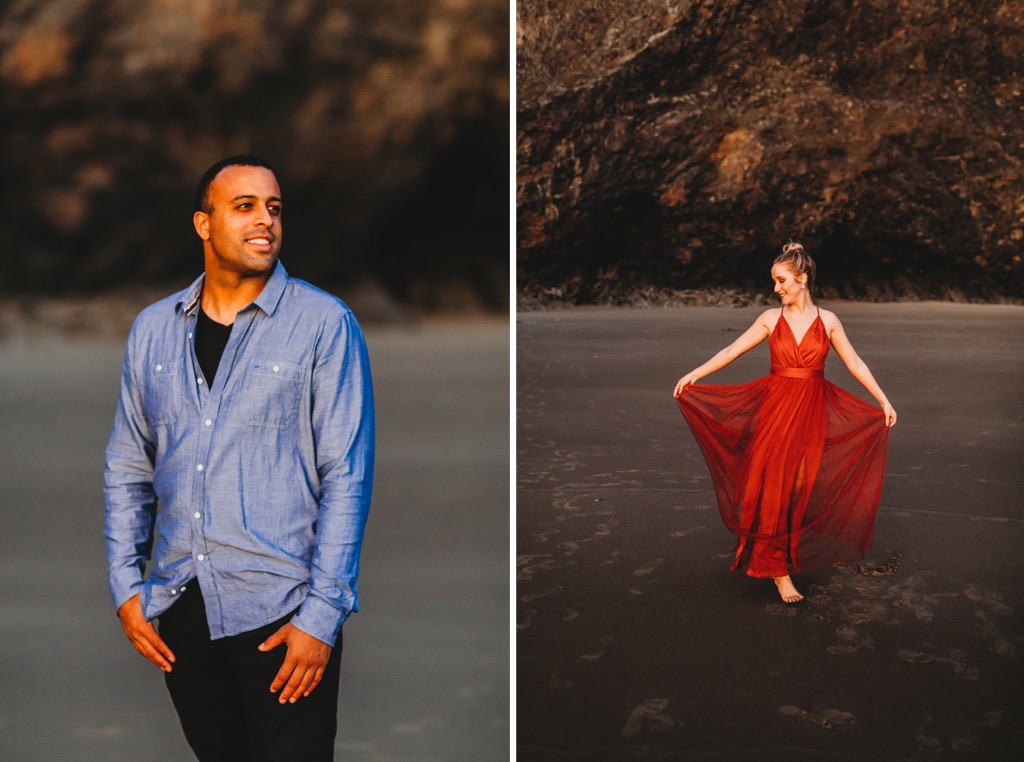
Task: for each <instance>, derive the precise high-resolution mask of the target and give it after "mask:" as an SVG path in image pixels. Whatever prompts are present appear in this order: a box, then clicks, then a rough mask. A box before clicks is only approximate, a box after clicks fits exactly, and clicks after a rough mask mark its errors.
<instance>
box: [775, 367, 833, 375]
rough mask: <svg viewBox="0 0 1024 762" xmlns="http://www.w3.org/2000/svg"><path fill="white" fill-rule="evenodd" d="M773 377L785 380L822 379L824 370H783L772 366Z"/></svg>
mask: <svg viewBox="0 0 1024 762" xmlns="http://www.w3.org/2000/svg"><path fill="white" fill-rule="evenodd" d="M772 375H773V376H784V377H786V378H824V377H825V369H824V368H784V367H782V366H781V365H773V366H772Z"/></svg>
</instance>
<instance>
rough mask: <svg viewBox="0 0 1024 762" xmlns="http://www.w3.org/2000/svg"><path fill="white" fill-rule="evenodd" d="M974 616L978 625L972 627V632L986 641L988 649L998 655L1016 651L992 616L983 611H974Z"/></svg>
mask: <svg viewBox="0 0 1024 762" xmlns="http://www.w3.org/2000/svg"><path fill="white" fill-rule="evenodd" d="M974 616H975V618H976V619H977V620H978V626H977V627H975V628H974V634H975V635H977V636H978V637H979V638H981V639H982V640H985V641H987V642H988V650H989V651H991V652H992V653H994V654H997V655H998V656H1007V657H1009V656H1013V655H1014V654H1015V653H1016V652H1017V651H1016V649H1015V648H1014V647H1013V643H1011V642H1010V641H1008V640H1007V639H1006V638H1004V637H1003V634H1002V633H1001V632H1000V631H999V627H998V626H997V625H996V623H995V622H994V621H992V618H991V617H990V616H989V615H988V614H986V613H985V612H984V611H975V612H974Z"/></svg>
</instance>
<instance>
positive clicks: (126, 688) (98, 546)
mask: <svg viewBox="0 0 1024 762" xmlns="http://www.w3.org/2000/svg"><path fill="white" fill-rule="evenodd" d="M19 337H20V338H18V340H16V341H8V342H6V343H2V344H0V452H2V453H3V457H2V458H0V516H2V531H0V579H2V580H3V584H2V586H0V643H2V647H0V684H2V686H3V688H2V692H0V760H16V761H17V762H22V760H33V761H34V760H40V761H41V762H52V761H53V760H75V761H76V762H80V761H86V762H90V761H94V762H117V761H119V760H133V761H135V762H177V760H188V759H194V757H192V756H191V753H190V751H189V749H188V747H187V746H186V744H185V742H184V739H183V738H182V735H181V730H180V728H179V726H178V723H177V718H176V716H175V714H174V709H173V707H172V706H171V703H170V699H169V698H168V697H167V692H166V690H165V689H164V686H163V680H162V677H161V673H160V672H159V671H158V670H157V669H156V668H155V667H152V666H151V665H150V664H149V663H148V662H146V661H145V660H144V659H143V658H142V657H141V656H139V655H138V654H136V653H135V651H134V649H133V648H132V647H131V645H130V644H129V642H128V641H127V639H126V638H125V637H124V634H123V632H122V630H121V628H120V625H119V624H118V622H117V620H116V618H115V617H114V613H113V611H112V606H111V602H110V598H109V595H108V594H107V589H106V581H105V577H106V560H105V549H104V545H103V499H102V484H103V476H102V471H103V449H104V447H105V445H106V439H107V435H108V433H109V430H110V423H111V420H112V416H113V410H114V401H115V399H116V394H117V380H118V371H119V367H120V361H121V352H122V347H123V344H122V341H123V340H117V341H113V340H107V339H104V340H82V341H76V342H72V341H68V340H65V339H59V338H56V337H54V336H52V335H43V336H34V337H33V336H30V335H27V334H25V335H22V334H19ZM367 341H368V344H369V347H370V354H371V359H372V363H373V369H374V378H375V389H376V395H377V414H378V460H377V464H378V465H377V478H376V485H375V494H374V500H373V508H372V511H371V516H370V522H369V525H368V528H367V535H366V542H365V546H364V551H363V559H362V561H363V566H362V576H361V578H360V583H359V588H360V599H361V603H362V609H363V610H362V612H360V613H359V614H356V615H355V616H354V617H353V618H352V619H351V620H350V623H349V624H346V627H345V656H344V659H343V660H342V688H341V704H340V710H339V731H338V740H337V744H336V756H337V759H343V760H356V761H359V760H367V761H373V762H377V761H379V760H412V759H415V760H437V761H438V762H445V761H447V760H463V761H464V762H478V761H479V760H503V759H508V755H509V750H508V738H509V727H508V714H509V698H508V695H509V693H508V692H509V678H508V663H509V629H508V603H509V601H508V589H509V588H508V565H507V563H506V559H507V549H508V526H509V524H508V503H509V494H508V489H509V483H508V441H509V437H508V420H509V419H508V393H507V389H508V372H509V365H508V325H507V323H505V322H503V321H495V320H484V321H480V322H477V323H474V322H471V321H459V322H454V323H450V324H443V325H436V324H434V325H426V326H423V327H421V328H414V329H404V328H387V329H382V328H377V329H373V328H371V329H369V330H368V331H367Z"/></svg>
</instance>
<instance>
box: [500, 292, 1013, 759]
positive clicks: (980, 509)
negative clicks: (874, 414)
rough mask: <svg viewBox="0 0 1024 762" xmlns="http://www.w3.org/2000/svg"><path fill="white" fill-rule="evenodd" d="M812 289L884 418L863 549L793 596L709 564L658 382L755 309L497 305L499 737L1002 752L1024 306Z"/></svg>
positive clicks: (610, 752) (808, 750) (699, 468)
mask: <svg viewBox="0 0 1024 762" xmlns="http://www.w3.org/2000/svg"><path fill="white" fill-rule="evenodd" d="M823 306H826V307H829V308H831V309H833V310H835V311H836V312H837V314H839V316H840V318H841V319H842V320H843V323H844V325H845V327H846V330H847V333H848V335H849V336H850V338H851V341H852V342H853V344H854V346H855V347H856V349H857V350H858V352H859V353H860V354H861V356H862V357H863V358H864V359H865V360H866V361H867V363H868V364H869V366H870V367H871V369H872V371H873V372H874V374H875V377H876V378H877V379H878V381H879V382H880V384H881V385H882V387H883V388H884V389H885V391H886V393H887V394H888V396H889V397H890V399H891V400H892V402H893V404H894V406H895V407H896V409H897V411H898V412H899V414H900V419H899V423H898V425H897V427H896V428H895V429H894V430H893V433H892V438H891V444H890V450H889V459H888V465H887V469H886V477H885V486H884V490H883V495H882V502H881V507H880V510H879V514H878V519H877V522H876V527H875V543H874V548H873V550H872V551H871V553H869V555H868V557H867V558H866V559H865V560H864V562H862V564H860V565H857V566H849V567H844V568H839V569H835V570H832V571H829V572H825V573H820V574H816V575H803V576H800V577H798V578H797V583H798V585H799V586H800V587H801V589H802V591H803V592H804V593H805V594H806V596H807V600H806V601H805V602H804V603H802V604H800V605H798V606H785V605H783V604H781V602H780V601H779V599H778V596H777V594H776V593H775V590H774V588H773V586H772V585H771V583H770V582H766V581H759V580H752V579H749V578H747V577H745V576H743V575H741V574H734V573H730V572H729V571H728V567H729V563H730V560H731V553H730V551H731V550H732V548H733V544H734V538H733V537H732V535H730V534H729V533H728V532H727V530H726V529H725V528H724V527H723V526H722V523H721V520H720V517H719V515H718V510H717V506H716V504H715V501H714V493H713V491H712V489H711V485H710V477H709V476H708V472H707V469H706V466H705V464H704V461H703V458H702V456H701V454H700V452H699V450H698V449H697V445H696V442H695V441H694V439H693V437H692V435H691V434H690V432H689V429H688V428H687V427H686V425H685V423H684V421H683V420H682V418H681V416H680V414H679V411H678V409H677V407H676V404H675V401H674V400H673V399H672V394H671V391H672V387H673V386H674V385H675V382H676V380H677V379H678V378H679V376H681V375H682V374H683V373H684V372H686V371H688V370H690V369H692V368H694V367H696V366H697V365H699V364H700V363H701V362H703V361H704V360H706V359H707V358H708V357H710V356H711V355H712V354H714V352H716V351H717V350H718V349H720V348H721V347H723V346H725V345H727V344H728V343H730V342H731V341H732V340H733V339H734V338H735V337H736V336H737V335H738V334H739V332H741V331H742V330H744V329H745V328H746V327H747V326H749V325H750V323H751V321H752V320H753V318H754V317H755V316H756V315H757V314H758V312H759V311H760V309H762V308H756V307H754V308H742V309H723V308H710V307H709V308H703V307H692V308H674V309H651V310H626V309H609V308H592V309H591V308H585V309H575V310H561V311H552V312H527V313H520V314H519V315H518V317H517V350H518V359H517V400H516V404H517V424H516V425H517V445H516V447H517V480H518V486H517V540H516V544H517V549H516V553H517V571H518V591H517V596H518V600H517V605H516V616H517V647H516V649H517V650H516V653H517V664H518V671H517V675H518V676H517V679H518V696H517V723H518V731H517V744H518V751H519V758H520V759H522V760H557V759H573V760H582V759H588V760H589V759H593V760H604V759H674V760H676V759H678V760H705V759H707V760H711V759H713V760H917V759H932V758H936V757H937V756H938V757H940V758H950V757H952V758H956V759H977V760H1003V759H1006V760H1009V759H1019V758H1021V754H1022V753H1024V691H1022V690H1021V687H1020V686H1021V684H1022V678H1024V669H1022V661H1021V651H1022V650H1024V616H1022V614H1024V588H1022V587H1021V585H1020V574H1021V571H1022V568H1024V562H1022V561H1021V552H1020V548H1021V545H1022V542H1024V469H1022V467H1021V464H1022V462H1024V399H1022V396H1021V393H1020V392H1021V380H1020V379H1021V378H1022V374H1024V338H1022V334H1021V325H1022V324H1024V308H1022V307H1019V306H998V305H957V304H945V303H906V304H854V303H823ZM767 371H768V349H767V344H762V345H761V346H759V347H758V348H757V349H755V350H754V351H752V352H750V353H748V354H747V355H746V356H744V357H743V358H741V359H740V360H739V361H737V362H736V363H734V364H733V365H731V366H729V367H728V368H726V369H724V370H722V371H720V372H719V373H717V374H715V375H714V376H713V377H712V379H713V381H712V380H711V379H708V380H707V381H708V382H713V383H742V382H744V381H748V380H752V379H754V378H757V377H759V376H762V375H764V374H765V373H767ZM826 377H827V378H829V379H830V380H832V381H833V382H835V383H837V384H839V385H840V386H842V387H844V388H846V389H848V390H850V391H852V392H854V393H857V394H859V395H860V396H864V397H866V396H867V395H866V393H865V392H864V390H863V389H861V388H860V387H859V385H858V384H857V383H856V382H855V381H854V380H853V379H852V378H851V377H850V375H849V374H848V372H847V371H846V370H845V368H844V367H843V366H842V362H841V361H840V360H839V359H838V358H837V357H836V356H835V354H834V353H832V354H831V356H830V358H829V361H828V364H827V368H826Z"/></svg>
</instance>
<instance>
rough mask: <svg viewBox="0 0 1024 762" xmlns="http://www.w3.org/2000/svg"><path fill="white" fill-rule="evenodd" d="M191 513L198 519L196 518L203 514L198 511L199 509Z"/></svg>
mask: <svg viewBox="0 0 1024 762" xmlns="http://www.w3.org/2000/svg"><path fill="white" fill-rule="evenodd" d="M193 515H194V516H195V517H196V518H197V519H198V518H202V516H203V514H201V513H200V512H199V511H196V512H195V513H194V514H193Z"/></svg>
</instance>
